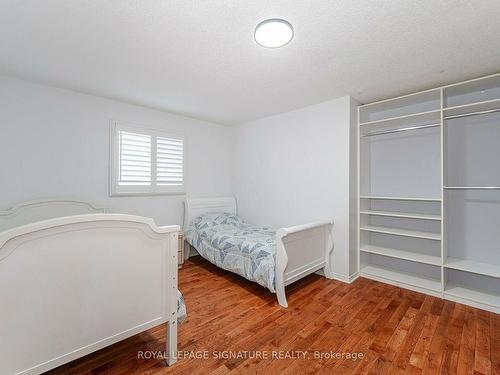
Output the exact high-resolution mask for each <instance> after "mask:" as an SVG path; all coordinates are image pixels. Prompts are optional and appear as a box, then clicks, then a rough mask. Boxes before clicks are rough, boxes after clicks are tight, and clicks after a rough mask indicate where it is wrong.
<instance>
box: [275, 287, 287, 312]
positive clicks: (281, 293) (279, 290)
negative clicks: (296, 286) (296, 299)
mask: <svg viewBox="0 0 500 375" xmlns="http://www.w3.org/2000/svg"><path fill="white" fill-rule="evenodd" d="M276 296H277V297H278V303H279V304H280V305H281V306H283V307H288V302H287V301H286V294H285V287H284V286H281V287H278V286H276Z"/></svg>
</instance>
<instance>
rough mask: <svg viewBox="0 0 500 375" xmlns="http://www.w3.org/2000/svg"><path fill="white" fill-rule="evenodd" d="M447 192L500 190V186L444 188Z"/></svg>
mask: <svg viewBox="0 0 500 375" xmlns="http://www.w3.org/2000/svg"><path fill="white" fill-rule="evenodd" d="M443 188H444V189H447V190H500V186H444V187H443Z"/></svg>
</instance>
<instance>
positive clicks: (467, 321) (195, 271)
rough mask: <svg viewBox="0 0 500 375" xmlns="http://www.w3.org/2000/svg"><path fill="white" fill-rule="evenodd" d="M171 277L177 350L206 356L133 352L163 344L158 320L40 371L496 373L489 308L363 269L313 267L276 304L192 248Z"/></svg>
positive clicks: (499, 349)
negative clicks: (179, 301)
mask: <svg viewBox="0 0 500 375" xmlns="http://www.w3.org/2000/svg"><path fill="white" fill-rule="evenodd" d="M179 278H180V283H179V288H180V290H181V291H182V292H183V294H184V297H185V300H186V304H187V309H188V319H187V320H186V321H185V322H184V323H183V324H182V325H180V326H179V350H180V351H183V352H185V353H184V354H185V355H187V356H188V357H189V356H193V355H195V354H197V355H199V356H206V357H208V358H206V359H204V358H198V359H196V358H184V359H181V360H180V361H179V362H178V363H177V364H175V365H174V366H172V367H166V366H165V365H164V363H163V361H162V359H161V358H149V359H147V358H139V359H138V352H145V351H151V352H152V353H153V354H154V353H161V352H162V351H163V350H164V345H165V328H164V327H163V326H159V327H156V328H153V329H151V330H149V331H147V332H144V333H142V334H139V335H136V336H134V337H131V338H129V339H127V340H124V341H121V342H119V343H117V344H115V345H112V346H110V347H108V348H105V349H103V350H100V351H98V352H95V353H93V354H90V355H88V356H86V357H83V358H81V359H78V360H76V361H73V362H71V363H69V364H67V365H64V366H61V367H59V368H57V369H55V370H52V371H50V372H49V374H51V375H56V374H58V375H59V374H64V375H66V374H93V375H98V374H103V375H104V374H117V375H118V374H189V375H193V374H272V375H277V374H438V373H439V374H500V315H497V314H493V313H489V312H486V311H482V310H478V309H475V308H472V307H468V306H464V305H461V304H456V303H453V302H449V301H443V300H441V299H438V298H435V297H430V296H426V295H424V294H420V293H416V292H412V291H408V290H404V289H400V288H397V287H393V286H390V285H386V284H382V283H378V282H375V281H372V280H368V279H363V278H360V279H358V280H356V281H355V282H354V283H352V284H350V285H349V284H344V283H341V282H338V281H334V280H327V279H325V278H323V277H320V276H317V275H311V276H309V277H307V278H306V279H304V280H301V281H299V282H297V283H295V284H293V285H291V286H290V287H289V288H287V294H288V296H289V299H288V301H289V305H290V307H289V308H288V309H283V308H281V307H280V306H279V305H278V304H277V302H276V298H275V295H274V294H271V293H269V292H267V291H266V289H264V288H262V287H259V286H258V285H256V284H254V283H250V282H248V281H246V280H244V279H243V278H241V277H239V276H237V275H234V274H231V273H228V272H225V271H222V270H220V269H218V268H216V267H215V266H213V265H211V264H210V263H208V262H207V261H205V260H203V259H202V258H200V257H194V258H191V259H190V260H189V261H188V262H187V263H186V264H185V265H184V267H183V269H182V270H180V272H179ZM229 351H233V352H232V353H234V354H233V357H231V358H227V356H229ZM238 351H239V352H238ZM238 353H239V355H237V354H238ZM245 353H246V354H245ZM258 353H260V355H259V354H258ZM300 353H304V354H300ZM318 353H319V354H318ZM321 353H322V354H321ZM332 353H344V355H343V356H344V357H343V358H337V357H335V356H333V355H332ZM348 353H349V354H348ZM352 353H362V355H363V357H362V358H361V357H360V356H361V354H359V355H358V358H357V359H355V358H354V356H355V354H352ZM287 355H288V356H291V355H294V356H295V357H296V358H295V359H293V358H285V357H286V356H287ZM339 355H340V356H342V354H339ZM348 355H350V357H348ZM224 356H225V357H224ZM266 356H267V358H266ZM273 356H274V357H279V356H282V357H283V358H273Z"/></svg>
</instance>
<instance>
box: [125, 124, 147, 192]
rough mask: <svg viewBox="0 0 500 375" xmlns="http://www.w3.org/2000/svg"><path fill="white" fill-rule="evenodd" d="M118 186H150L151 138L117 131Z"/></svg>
mask: <svg viewBox="0 0 500 375" xmlns="http://www.w3.org/2000/svg"><path fill="white" fill-rule="evenodd" d="M118 134H119V142H118V147H119V151H118V157H119V167H118V185H121V186H150V185H151V136H150V135H146V134H138V133H132V132H125V131H119V133H118Z"/></svg>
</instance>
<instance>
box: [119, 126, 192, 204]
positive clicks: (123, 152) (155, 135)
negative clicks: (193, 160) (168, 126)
mask: <svg viewBox="0 0 500 375" xmlns="http://www.w3.org/2000/svg"><path fill="white" fill-rule="evenodd" d="M111 131H112V132H111V136H112V140H113V141H112V142H111V152H110V155H111V161H110V162H111V169H110V194H111V195H112V196H113V195H134V194H141V195H152V194H183V193H184V192H185V180H184V168H185V160H184V151H185V140H184V138H183V136H181V135H180V136H176V135H171V134H169V133H166V132H163V131H161V130H158V129H148V128H144V127H139V126H135V125H132V124H125V123H118V122H114V123H113V125H112V128H111Z"/></svg>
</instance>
